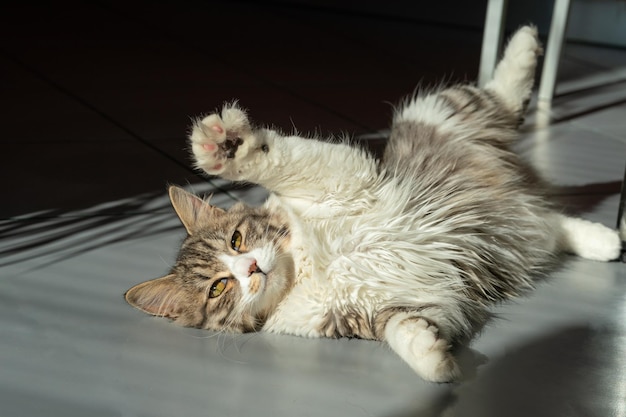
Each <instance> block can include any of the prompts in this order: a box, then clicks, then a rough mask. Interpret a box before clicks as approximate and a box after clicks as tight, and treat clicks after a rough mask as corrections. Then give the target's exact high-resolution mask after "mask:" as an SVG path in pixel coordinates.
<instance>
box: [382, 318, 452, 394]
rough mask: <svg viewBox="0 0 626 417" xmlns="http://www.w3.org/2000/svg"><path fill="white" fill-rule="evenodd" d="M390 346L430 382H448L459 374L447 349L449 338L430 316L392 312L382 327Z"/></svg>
mask: <svg viewBox="0 0 626 417" xmlns="http://www.w3.org/2000/svg"><path fill="white" fill-rule="evenodd" d="M384 339H385V341H386V342H387V343H388V344H389V346H390V347H391V348H392V349H393V350H394V351H395V352H396V353H397V354H398V355H399V356H400V357H401V358H402V359H403V360H404V361H405V362H407V363H408V364H409V365H410V366H411V368H412V369H413V370H414V371H415V372H417V374H418V375H420V376H421V377H422V378H424V379H425V380H427V381H432V382H451V381H454V380H457V379H459V378H460V376H461V371H460V369H459V366H458V364H457V362H456V360H455V358H454V356H453V355H452V353H450V347H451V346H450V342H449V341H448V340H446V339H445V338H444V337H442V335H441V334H440V331H439V328H438V327H437V326H436V325H435V324H433V323H432V322H431V321H430V320H429V319H427V318H425V317H421V316H418V315H415V313H410V312H402V313H396V314H394V315H393V316H392V317H391V318H389V320H388V321H387V323H386V325H385V328H384Z"/></svg>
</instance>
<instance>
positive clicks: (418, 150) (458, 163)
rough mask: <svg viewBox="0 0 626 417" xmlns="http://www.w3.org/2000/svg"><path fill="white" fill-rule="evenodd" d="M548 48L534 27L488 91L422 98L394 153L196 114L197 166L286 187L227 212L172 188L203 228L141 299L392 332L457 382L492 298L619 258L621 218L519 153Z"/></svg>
mask: <svg viewBox="0 0 626 417" xmlns="http://www.w3.org/2000/svg"><path fill="white" fill-rule="evenodd" d="M540 53H541V45H540V43H539V41H538V38H537V30H536V28H535V27H533V26H524V27H521V28H520V29H518V31H517V32H516V33H515V34H514V35H513V36H512V37H511V39H510V40H509V42H508V45H507V48H506V50H505V52H504V54H503V58H502V59H501V61H500V62H499V63H498V65H497V67H496V69H495V72H494V76H493V79H492V80H491V81H490V82H488V83H487V84H486V85H485V87H484V88H482V89H479V88H477V87H475V86H472V85H469V84H468V85H458V86H453V87H447V88H444V87H442V88H440V89H439V90H438V91H433V92H430V93H423V92H422V93H417V94H415V95H414V96H412V97H411V98H409V99H407V100H406V101H405V102H404V103H403V104H402V105H401V106H399V107H398V108H397V109H396V110H395V114H394V118H393V122H392V128H391V133H390V137H389V140H388V144H387V145H386V149H385V151H384V154H383V155H382V158H381V159H377V158H375V157H373V156H372V155H371V154H370V153H369V152H367V151H366V150H364V149H361V148H360V147H358V146H356V145H354V144H351V143H348V142H347V141H334V142H333V141H322V140H318V139H317V138H302V137H298V136H284V135H283V134H281V133H280V132H278V131H275V130H271V129H266V128H257V127H254V126H253V125H252V124H251V123H250V121H249V120H248V117H247V114H246V112H245V111H244V110H243V109H242V108H240V107H239V106H238V104H236V103H235V104H226V105H224V107H223V109H222V111H221V115H220V114H211V115H208V116H206V117H204V118H202V119H198V120H197V121H196V122H195V123H194V125H193V127H192V131H191V134H190V143H191V148H192V153H193V157H194V159H195V164H196V166H197V167H198V168H199V169H201V170H203V171H205V172H206V173H208V174H210V175H218V176H220V177H222V178H225V179H229V180H232V181H245V182H249V183H255V184H260V185H261V186H263V187H265V188H266V189H267V190H269V191H270V192H271V194H270V196H269V198H268V199H267V201H266V203H265V204H264V205H262V206H260V207H249V206H246V205H243V204H241V203H238V204H236V205H234V206H233V207H232V208H230V209H229V210H223V209H221V208H218V207H214V206H212V205H210V204H209V203H208V202H207V201H204V200H203V199H201V198H199V197H196V196H195V195H193V194H191V193H188V192H186V191H184V190H183V189H182V188H178V187H171V188H170V190H169V194H170V198H171V202H172V205H173V207H174V209H175V211H176V213H177V214H178V216H179V218H180V220H181V222H182V223H183V225H184V227H185V228H186V230H187V233H188V236H187V238H186V240H185V241H184V242H183V244H182V247H181V249H180V253H179V255H178V259H177V261H176V263H175V265H174V266H173V268H172V270H171V272H170V273H169V274H168V275H166V276H164V277H161V278H157V279H154V280H150V281H146V282H144V283H141V284H138V285H136V286H134V287H133V288H131V289H130V290H128V292H127V293H126V300H127V301H128V303H130V304H131V305H133V306H135V307H137V308H139V309H141V310H143V311H145V312H147V313H149V314H153V315H157V316H163V317H168V318H170V319H172V320H173V321H175V322H177V323H179V324H181V325H184V326H193V327H199V328H204V329H211V330H216V331H230V332H255V331H261V330H262V331H268V332H275V333H282V334H290V335H298V336H305V337H330V338H339V337H357V338H363V339H373V340H379V341H383V342H385V343H387V344H388V345H389V346H390V347H391V348H392V349H393V350H394V351H395V352H397V354H398V355H399V356H400V357H401V358H402V359H403V360H404V361H406V362H407V363H408V365H409V366H410V367H411V368H412V369H413V370H414V371H415V372H416V373H417V374H419V375H420V376H421V377H422V378H424V379H425V380H428V381H435V382H448V381H454V380H457V379H458V378H460V376H461V371H460V368H459V365H458V363H457V360H456V359H455V356H454V348H455V347H456V346H459V345H462V344H466V343H469V341H470V340H471V338H472V336H473V335H475V333H476V332H477V331H478V329H480V328H481V327H482V326H483V325H484V324H485V322H486V321H487V320H488V318H489V312H488V311H489V307H490V306H491V305H492V304H493V303H496V302H498V301H503V300H507V299H510V298H511V297H514V296H518V295H521V294H524V293H526V292H527V291H530V290H531V289H532V288H533V287H534V282H535V280H536V279H537V278H539V277H542V276H545V275H546V274H547V273H548V272H549V271H551V270H552V268H553V267H554V266H555V265H557V264H558V261H559V259H560V254H562V253H564V252H570V253H573V254H577V255H579V256H582V257H584V258H588V259H592V260H597V261H609V260H613V259H615V258H617V257H618V256H619V254H620V249H621V240H620V238H619V237H618V234H617V232H616V231H615V230H612V229H610V228H608V227H605V226H603V225H601V224H597V223H591V222H589V221H586V220H583V219H579V218H573V217H567V216H565V215H563V214H560V213H559V212H558V211H556V210H554V209H553V208H551V205H550V204H549V203H548V202H547V201H546V198H545V197H544V193H543V191H542V186H541V182H540V181H539V180H536V179H534V176H533V175H530V174H532V173H529V171H528V170H527V167H525V166H524V164H523V163H522V161H521V160H520V159H519V158H518V157H517V156H516V155H515V154H514V153H513V152H512V151H511V150H510V145H511V144H512V143H513V141H514V140H515V138H516V136H517V134H516V133H517V128H518V126H519V124H520V123H521V122H522V120H523V115H524V112H525V110H526V107H527V104H528V102H529V99H530V97H531V93H532V88H533V83H534V73H535V68H536V63H537V57H538V55H539V54H540Z"/></svg>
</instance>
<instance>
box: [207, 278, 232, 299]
mask: <svg viewBox="0 0 626 417" xmlns="http://www.w3.org/2000/svg"><path fill="white" fill-rule="evenodd" d="M227 282H228V278H222V279H218V280H217V281H215V282H214V283H213V285H211V289H210V290H209V298H215V297H219V296H220V295H222V293H223V292H224V290H225V289H226V283H227Z"/></svg>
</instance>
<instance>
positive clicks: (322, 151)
mask: <svg viewBox="0 0 626 417" xmlns="http://www.w3.org/2000/svg"><path fill="white" fill-rule="evenodd" d="M190 142H191V148H192V152H193V156H194V159H195V162H196V166H197V167H198V168H200V169H202V170H204V171H205V172H207V173H208V174H211V175H219V176H220V177H222V178H225V179H229V180H234V181H246V182H251V183H255V184H259V185H262V186H263V187H265V188H267V189H268V190H269V191H272V192H275V193H277V194H280V195H282V196H286V197H290V198H300V199H305V200H309V201H317V202H319V201H320V200H321V199H323V198H326V197H327V196H340V197H341V196H345V198H351V197H352V196H354V192H359V191H362V190H363V189H365V188H367V186H366V185H367V182H373V181H375V180H376V178H377V166H376V161H375V160H374V159H373V158H372V157H371V156H370V155H369V154H368V153H367V152H366V151H364V150H362V149H359V148H357V147H353V146H349V145H348V144H346V143H327V142H322V141H319V140H314V139H305V138H301V137H298V136H283V135H282V134H280V133H279V132H276V131H274V130H270V129H254V128H253V127H252V126H251V124H250V123H249V121H248V118H247V116H246V114H245V112H244V111H243V110H241V109H240V108H238V107H237V106H236V105H227V106H225V107H224V108H223V109H222V112H221V115H218V114H211V115H209V116H207V117H205V118H204V119H202V120H198V121H196V123H195V124H194V126H193V129H192V133H191V135H190Z"/></svg>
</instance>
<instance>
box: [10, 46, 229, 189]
mask: <svg viewBox="0 0 626 417" xmlns="http://www.w3.org/2000/svg"><path fill="white" fill-rule="evenodd" d="M0 53H5V55H6V56H7V57H9V59H11V60H12V61H13V62H14V63H15V64H16V65H18V66H20V67H21V68H23V69H24V70H25V71H28V72H30V73H32V74H33V75H34V76H36V77H38V78H39V79H41V80H42V81H43V82H45V83H47V84H48V85H50V86H51V87H53V88H54V89H56V90H57V91H59V92H60V93H61V94H64V95H65V96H66V97H68V98H70V99H72V100H74V101H75V102H77V103H78V104H80V105H82V106H83V107H85V108H87V109H89V110H90V111H92V112H94V113H95V114H96V115H97V116H99V117H101V118H103V119H104V120H105V121H107V122H108V123H110V124H111V125H113V126H114V127H116V128H118V129H120V131H122V132H124V133H126V134H127V135H129V136H130V137H131V138H132V139H134V143H138V144H141V145H143V146H145V147H147V148H149V149H150V150H152V151H153V152H155V153H157V154H159V155H160V156H161V157H163V158H165V159H167V160H169V161H170V162H173V163H174V164H175V165H177V166H179V167H180V168H183V169H184V170H186V171H188V172H189V173H191V174H193V175H194V176H197V177H199V178H200V179H202V180H206V181H209V182H211V181H210V180H207V179H206V178H205V177H204V176H203V175H202V174H200V173H199V172H198V170H196V169H194V168H193V167H191V166H190V165H189V164H187V163H184V162H182V161H179V160H178V159H177V158H175V157H173V156H171V155H169V154H168V153H167V152H166V151H165V150H163V149H161V148H160V147H159V146H157V145H155V144H152V143H151V142H150V141H149V140H147V139H144V138H143V137H142V136H141V135H139V134H138V133H136V132H134V131H133V130H132V129H131V128H129V127H127V126H125V125H124V124H123V123H121V122H119V121H117V120H116V119H115V118H114V117H112V116H110V115H109V114H107V113H106V112H104V111H102V110H100V109H99V108H98V107H97V106H95V105H93V104H91V103H90V102H88V101H87V100H86V99H84V98H83V97H81V96H80V95H78V94H77V93H74V92H73V91H71V90H70V89H68V88H66V87H64V86H63V85H61V84H59V83H57V82H56V81H54V80H52V79H51V78H50V77H48V76H46V75H45V74H44V73H42V72H41V71H39V70H37V69H36V68H34V67H32V66H30V65H28V64H27V63H25V62H22V61H21V60H20V59H19V58H17V57H15V56H13V55H12V54H6V51H3V50H2V49H1V48H0ZM121 143H123V142H121ZM129 143H130V141H129ZM213 185H214V186H215V187H216V188H217V189H219V190H220V191H222V192H223V193H224V194H225V195H227V196H228V197H230V198H231V199H232V200H233V201H239V199H238V198H237V197H236V196H234V195H231V194H230V192H229V191H228V190H223V189H221V188H220V187H219V186H218V185H215V184H213Z"/></svg>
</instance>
